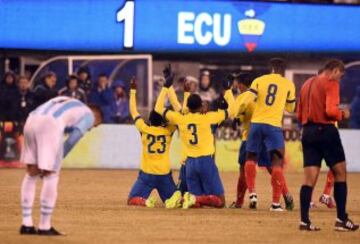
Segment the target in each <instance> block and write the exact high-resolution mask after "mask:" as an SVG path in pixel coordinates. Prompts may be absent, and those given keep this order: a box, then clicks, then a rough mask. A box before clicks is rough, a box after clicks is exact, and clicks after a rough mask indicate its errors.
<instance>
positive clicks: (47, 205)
mask: <svg viewBox="0 0 360 244" xmlns="http://www.w3.org/2000/svg"><path fill="white" fill-rule="evenodd" d="M100 123H101V113H100V112H99V110H98V109H96V108H95V107H94V108H93V111H92V110H91V109H90V108H89V107H88V106H86V105H85V104H83V103H82V102H80V101H79V100H76V99H73V98H69V97H56V98H53V99H51V100H49V101H48V102H46V103H44V104H42V105H41V106H39V107H38V108H37V109H36V110H34V111H33V112H31V113H30V115H29V117H28V119H27V120H26V123H25V127H24V137H25V140H24V148H23V151H22V154H21V161H22V162H23V163H24V164H26V166H27V173H26V175H25V177H24V179H23V182H22V186H21V208H22V226H21V228H20V233H21V234H39V235H61V233H60V232H58V231H57V230H55V229H54V228H53V227H52V226H51V215H52V213H53V210H54V207H55V203H56V198H57V186H58V181H59V173H60V168H61V161H62V159H63V157H65V156H66V155H67V154H68V153H69V152H70V150H71V149H72V148H73V147H74V146H75V145H76V143H77V142H78V141H79V140H80V139H81V138H82V137H83V135H84V134H85V133H86V132H87V131H88V130H90V129H91V128H92V127H93V126H94V125H98V124H100ZM64 134H68V138H67V139H66V141H65V143H64ZM38 178H41V179H42V182H43V184H42V188H41V194H40V204H41V215H40V223H39V228H38V230H36V229H35V227H34V224H33V219H32V207H33V203H34V198H35V188H36V180H37V179H38Z"/></svg>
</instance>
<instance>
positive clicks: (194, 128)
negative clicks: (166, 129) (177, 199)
mask: <svg viewBox="0 0 360 244" xmlns="http://www.w3.org/2000/svg"><path fill="white" fill-rule="evenodd" d="M171 76H172V75H170V77H166V78H167V79H168V78H171ZM167 92H168V91H167V88H166V87H164V88H162V90H161V92H160V95H159V97H158V100H157V102H156V106H155V111H156V112H158V113H159V114H162V115H163V117H164V118H165V119H166V120H167V121H169V123H171V124H174V125H177V127H178V129H179V131H180V137H182V140H183V141H184V142H185V146H186V154H187V160H186V181H187V186H188V190H189V192H187V193H185V195H184V199H183V208H184V209H187V208H190V207H194V206H195V207H201V206H210V207H217V208H222V207H224V206H225V196H224V188H223V185H222V182H221V179H220V175H219V171H218V169H217V167H216V165H215V161H214V157H213V155H214V153H215V147H214V136H213V134H212V130H211V125H213V124H219V123H220V122H222V121H224V120H225V119H226V118H227V114H228V112H227V110H218V111H217V112H208V113H201V108H202V100H201V98H200V96H199V95H197V94H192V95H190V97H189V98H188V101H187V107H188V109H189V113H188V114H185V115H184V114H181V113H178V112H174V111H170V110H165V108H164V103H165V97H166V94H167Z"/></svg>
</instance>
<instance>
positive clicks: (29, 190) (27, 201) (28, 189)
mask: <svg viewBox="0 0 360 244" xmlns="http://www.w3.org/2000/svg"><path fill="white" fill-rule="evenodd" d="M37 178H38V177H37V176H30V175H29V174H27V173H26V174H25V176H24V179H23V182H22V185H21V208H22V224H23V225H25V226H34V224H33V220H32V207H33V204H34V198H35V190H36V179H37Z"/></svg>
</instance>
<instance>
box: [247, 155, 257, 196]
mask: <svg viewBox="0 0 360 244" xmlns="http://www.w3.org/2000/svg"><path fill="white" fill-rule="evenodd" d="M245 176H246V177H245V178H246V185H247V187H248V189H249V193H254V192H255V178H256V163H255V161H253V160H247V161H246V162H245Z"/></svg>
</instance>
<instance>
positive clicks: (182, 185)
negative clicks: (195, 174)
mask: <svg viewBox="0 0 360 244" xmlns="http://www.w3.org/2000/svg"><path fill="white" fill-rule="evenodd" d="M177 187H178V190H179V191H181V194H184V193H185V192H187V191H188V188H187V184H186V165H185V164H182V165H181V167H180V171H179V182H178V186H177Z"/></svg>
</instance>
